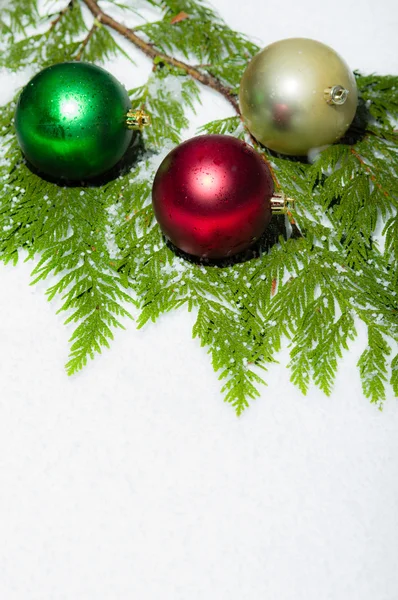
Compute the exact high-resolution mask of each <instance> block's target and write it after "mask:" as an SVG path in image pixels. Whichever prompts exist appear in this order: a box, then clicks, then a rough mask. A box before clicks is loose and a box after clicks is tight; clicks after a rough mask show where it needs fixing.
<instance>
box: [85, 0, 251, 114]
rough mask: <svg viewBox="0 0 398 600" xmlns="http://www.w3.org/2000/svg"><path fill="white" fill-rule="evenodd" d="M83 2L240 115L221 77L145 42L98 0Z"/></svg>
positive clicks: (149, 55)
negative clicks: (218, 97)
mask: <svg viewBox="0 0 398 600" xmlns="http://www.w3.org/2000/svg"><path fill="white" fill-rule="evenodd" d="M82 2H83V3H84V4H85V5H86V6H87V8H88V9H89V10H90V11H91V13H92V14H93V15H94V17H95V18H96V19H97V20H98V21H101V23H103V24H104V25H108V27H110V28H111V29H113V30H114V31H117V32H118V33H120V34H121V35H123V36H124V37H125V38H127V39H128V40H130V42H132V43H133V44H134V45H135V46H136V47H137V48H139V49H140V50H141V51H142V52H143V53H144V54H146V56H148V57H149V58H151V59H152V60H155V59H156V60H157V61H161V62H163V63H166V64H168V65H171V66H172V67H176V68H177V69H182V70H183V71H185V72H186V73H187V74H188V75H190V76H191V77H192V78H193V79H196V80H197V81H199V82H200V83H202V84H203V85H205V86H207V87H209V88H211V89H213V90H215V91H216V92H218V93H219V94H221V95H222V96H224V98H225V99H226V100H228V102H229V103H230V104H231V105H232V106H233V108H234V110H235V112H236V113H237V114H238V115H239V116H240V110H239V105H238V102H237V100H236V96H235V94H234V93H233V91H232V90H231V89H230V88H229V87H227V86H226V85H224V84H223V83H221V81H220V80H219V79H217V78H216V77H214V76H213V75H209V74H208V73H202V72H201V71H199V69H197V68H195V67H192V66H191V65H188V64H187V63H185V62H183V61H181V60H178V59H176V58H174V57H172V56H168V55H167V54H163V52H159V51H158V50H157V49H156V48H155V47H154V46H153V44H149V43H148V42H145V41H144V40H143V39H142V38H140V37H139V36H138V35H137V34H136V33H134V31H133V30H132V29H129V28H128V27H126V26H125V25H123V24H122V23H119V22H118V21H116V20H115V19H113V18H112V17H111V16H109V15H107V14H106V13H104V11H103V10H101V8H100V7H99V6H98V4H97V2H96V0H82Z"/></svg>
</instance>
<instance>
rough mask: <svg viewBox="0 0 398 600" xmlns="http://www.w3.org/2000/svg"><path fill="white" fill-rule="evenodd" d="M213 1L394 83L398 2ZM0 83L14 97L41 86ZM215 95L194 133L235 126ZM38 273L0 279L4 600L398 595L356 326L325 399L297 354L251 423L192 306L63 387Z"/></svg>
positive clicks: (396, 493)
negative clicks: (196, 329) (302, 375)
mask: <svg viewBox="0 0 398 600" xmlns="http://www.w3.org/2000/svg"><path fill="white" fill-rule="evenodd" d="M102 5H103V7H104V8H105V9H107V8H108V7H109V5H108V4H107V3H106V2H103V4H102ZM213 5H214V6H215V7H216V8H217V9H219V11H220V12H221V14H222V15H223V16H224V18H225V19H226V20H227V22H228V23H229V24H230V25H231V26H232V27H234V28H236V29H239V30H240V31H244V32H246V33H247V34H249V35H251V36H254V37H255V38H256V41H257V42H258V43H260V44H262V45H266V44H267V43H269V42H272V41H275V40H278V39H281V38H284V37H292V36H306V37H312V38H316V39H318V40H320V41H323V42H326V43H328V44H330V45H332V46H333V47H334V48H335V49H336V50H337V51H338V52H340V53H341V54H342V56H344V58H345V59H346V60H347V61H348V63H349V64H350V66H351V67H352V68H353V69H354V68H357V69H360V70H362V71H363V72H367V73H370V72H379V73H397V71H398V58H397V57H398V43H397V34H396V32H397V26H398V13H397V11H398V9H397V4H396V2H395V1H393V0H391V1H388V0H379V1H378V2H374V0H363V1H361V2H354V1H353V0H334V1H333V2H313V1H311V0H284V1H279V2H264V0H245V2H235V3H233V2H231V0H213ZM124 47H125V48H128V49H130V51H131V52H132V55H133V56H134V57H135V58H136V59H137V60H138V61H139V65H140V66H139V67H136V68H135V67H132V66H131V65H129V63H128V62H127V61H119V62H112V63H109V64H107V65H106V67H107V68H108V69H109V70H110V71H112V73H114V74H115V75H116V76H117V77H119V79H120V80H121V81H122V82H123V83H124V84H125V85H126V86H128V87H132V86H133V85H134V84H137V85H138V84H139V83H141V82H142V81H143V80H144V79H145V76H146V74H147V73H148V72H149V70H150V63H149V61H147V60H146V59H145V58H142V57H141V55H140V54H139V53H138V52H136V51H135V50H133V49H131V47H130V45H129V44H128V43H127V42H126V43H124ZM23 77H25V79H23ZM1 78H2V84H1V88H0V100H1V101H2V102H5V101H7V100H8V99H9V98H11V97H12V93H13V91H14V90H15V89H16V87H18V86H19V85H21V84H22V83H24V82H25V81H26V80H27V78H28V75H27V74H25V75H24V76H15V75H8V74H7V73H6V72H4V71H3V72H2V73H1ZM202 98H203V106H202V108H200V109H199V111H198V115H197V117H192V124H191V128H190V130H189V132H187V137H189V136H190V135H192V134H193V133H194V132H195V129H196V127H197V126H198V125H200V124H202V123H204V122H205V121H208V120H210V119H212V118H221V117H223V116H228V115H229V114H231V110H230V107H229V106H228V105H227V104H226V102H225V101H224V100H223V99H222V98H221V97H219V96H217V95H216V94H213V93H211V92H210V91H208V90H205V91H204V93H203V96H202ZM32 267H33V265H32V264H31V263H27V264H24V263H21V264H19V265H18V266H17V267H16V268H14V267H12V266H7V267H5V266H2V265H0V289H1V293H0V396H1V397H0V599H1V600H133V599H134V600H135V599H137V600H265V599H269V600H397V599H398V568H397V565H398V406H397V401H396V400H395V399H394V397H393V394H392V391H391V390H390V391H389V397H388V399H387V401H386V403H385V407H384V410H383V412H379V411H378V410H377V409H376V408H375V407H373V406H371V405H370V404H369V402H368V400H366V399H365V398H364V397H363V395H362V392H361V386H360V381H359V376H358V372H357V369H356V362H357V360H358V356H359V354H360V352H361V349H363V347H364V343H365V337H364V331H363V330H362V329H361V327H359V336H358V338H357V341H356V343H354V344H352V345H351V350H350V352H349V353H348V354H346V355H345V358H344V360H343V361H341V366H340V371H339V375H338V377H337V381H336V386H335V391H334V393H333V394H332V396H331V397H330V398H326V397H325V396H323V394H322V393H321V392H319V391H317V390H315V389H312V390H311V391H310V393H309V394H308V396H307V397H303V396H302V395H301V393H300V392H299V391H298V390H297V389H296V388H295V387H293V385H292V384H291V383H290V382H289V373H288V371H287V370H286V369H285V367H284V365H285V364H286V363H287V361H288V354H287V351H286V350H285V351H283V352H282V353H281V355H280V361H281V364H280V365H274V366H272V368H271V369H270V371H269V374H268V376H267V381H268V387H266V388H264V389H263V390H262V396H261V399H258V400H257V401H256V402H254V403H252V406H251V408H250V409H249V410H247V411H246V413H245V414H244V415H243V416H242V417H241V418H240V419H237V418H236V416H235V415H234V412H233V410H232V409H231V408H230V407H229V406H227V405H226V404H224V403H223V402H222V397H221V395H220V393H219V390H220V382H218V380H217V376H216V375H215V374H214V372H213V370H212V367H211V365H210V361H209V357H208V356H207V355H206V351H205V350H204V349H202V348H200V347H199V343H198V341H197V340H192V339H191V328H192V325H193V322H194V315H189V314H188V313H187V312H186V310H185V309H182V310H180V311H178V312H175V313H172V314H170V315H167V316H164V317H162V318H161V320H160V321H159V322H158V323H157V324H155V325H153V324H152V325H149V326H147V327H145V328H144V329H143V330H141V331H139V332H137V331H136V330H135V328H134V324H129V323H127V326H128V330H127V331H126V332H117V333H116V339H115V342H114V343H113V344H112V349H111V350H110V351H105V352H104V353H103V355H102V356H100V357H98V358H96V360H95V361H94V362H90V364H89V366H88V367H87V368H86V369H85V370H84V372H82V373H81V374H79V375H77V376H75V377H72V378H68V377H67V376H66V374H65V371H64V368H63V365H64V363H65V362H66V359H67V352H68V338H69V336H70V334H71V330H70V329H68V328H67V327H65V326H64V325H63V317H62V316H57V315H56V314H55V312H56V308H57V307H58V306H59V305H57V303H52V304H50V303H48V302H47V301H46V298H45V295H44V291H45V287H44V285H43V286H35V287H29V274H30V271H31V269H32Z"/></svg>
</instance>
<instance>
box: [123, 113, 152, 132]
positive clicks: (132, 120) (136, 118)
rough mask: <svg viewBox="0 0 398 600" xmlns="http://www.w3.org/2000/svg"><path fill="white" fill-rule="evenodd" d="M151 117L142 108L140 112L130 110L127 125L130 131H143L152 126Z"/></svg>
mask: <svg viewBox="0 0 398 600" xmlns="http://www.w3.org/2000/svg"><path fill="white" fill-rule="evenodd" d="M150 123H151V117H150V116H149V115H148V114H147V113H146V112H144V111H143V110H142V109H141V108H140V109H138V110H129V112H128V113H127V115H126V125H127V128H128V129H142V128H143V127H146V126H147V125H150Z"/></svg>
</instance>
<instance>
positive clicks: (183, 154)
mask: <svg viewBox="0 0 398 600" xmlns="http://www.w3.org/2000/svg"><path fill="white" fill-rule="evenodd" d="M273 189H274V186H273V181H272V177H271V173H270V171H269V169H268V167H267V165H266V163H265V162H264V160H263V159H262V158H261V156H260V155H259V154H258V153H257V152H255V151H254V150H253V149H252V148H251V147H250V146H248V145H247V144H246V143H245V142H242V141H240V140H238V139H236V138H234V137H232V136H229V135H201V136H198V137H194V138H191V139H190V140H188V141H186V142H184V143H182V144H180V145H179V146H177V147H176V148H174V150H172V151H171V152H170V153H169V154H168V155H167V156H166V158H165V159H164V160H163V162H162V164H161V165H160V167H159V169H158V171H157V173H156V176H155V180H154V183H153V189H152V202H153V208H154V211H155V216H156V219H157V220H158V223H159V225H160V228H161V229H162V231H163V233H164V234H165V236H166V237H167V238H168V239H169V240H170V241H171V242H172V243H173V244H174V245H175V246H177V248H180V249H181V250H183V251H184V252H187V253H188V254H193V255H195V256H200V257H208V258H223V257H227V256H230V255H232V254H235V253H237V252H240V251H241V250H244V249H245V248H247V247H249V246H250V245H251V244H252V243H253V242H254V241H255V240H256V239H258V238H259V237H260V236H261V235H262V233H263V232H264V229H265V228H266V226H267V225H268V223H269V221H270V219H271V202H270V199H271V197H272V194H273Z"/></svg>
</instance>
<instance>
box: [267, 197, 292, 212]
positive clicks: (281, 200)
mask: <svg viewBox="0 0 398 600" xmlns="http://www.w3.org/2000/svg"><path fill="white" fill-rule="evenodd" d="M289 205H290V206H292V207H293V206H294V199H293V198H289V197H288V196H285V194H282V193H278V194H274V195H273V196H272V198H271V211H272V214H273V215H285V214H286V213H287V212H288V208H289Z"/></svg>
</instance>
